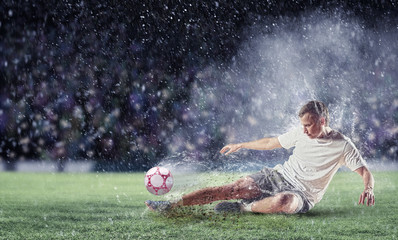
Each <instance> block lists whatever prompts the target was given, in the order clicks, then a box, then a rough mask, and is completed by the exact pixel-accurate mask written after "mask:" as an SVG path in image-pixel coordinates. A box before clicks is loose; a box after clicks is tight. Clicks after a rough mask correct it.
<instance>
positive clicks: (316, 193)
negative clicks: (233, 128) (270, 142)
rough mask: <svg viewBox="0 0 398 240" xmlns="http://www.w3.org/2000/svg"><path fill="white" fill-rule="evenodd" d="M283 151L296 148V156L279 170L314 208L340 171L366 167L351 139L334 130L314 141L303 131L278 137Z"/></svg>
mask: <svg viewBox="0 0 398 240" xmlns="http://www.w3.org/2000/svg"><path fill="white" fill-rule="evenodd" d="M278 140H279V142H280V144H281V145H282V147H283V148H285V149H289V148H292V147H295V148H294V150H293V154H292V155H291V156H290V157H289V160H288V161H286V162H285V163H284V164H283V166H281V165H278V166H276V167H275V169H276V170H278V171H279V172H281V173H282V174H283V175H284V176H285V178H286V179H287V180H288V181H289V182H291V184H293V185H294V186H295V187H297V188H298V189H300V190H302V191H303V192H304V194H305V195H306V196H307V198H308V200H309V201H310V204H311V205H312V206H311V208H312V207H313V206H314V205H315V204H316V203H318V202H319V201H320V200H321V199H322V197H323V194H325V192H326V189H327V187H328V185H329V183H330V181H331V180H332V177H333V176H334V174H335V173H336V172H337V170H338V169H339V168H340V167H341V166H342V165H344V166H347V167H348V168H349V169H351V170H352V171H354V170H356V169H358V168H360V167H362V166H366V163H365V161H364V160H363V158H362V157H361V154H360V153H359V151H358V150H357V149H356V148H355V146H354V144H353V143H352V142H351V140H350V139H349V138H348V137H346V136H344V135H343V134H341V133H339V132H337V131H334V130H332V131H331V132H330V133H329V134H328V135H327V136H326V137H324V138H317V139H310V138H309V137H308V136H307V135H306V134H305V133H304V131H303V129H302V128H296V129H294V130H292V131H289V132H287V133H285V134H283V135H281V136H279V137H278Z"/></svg>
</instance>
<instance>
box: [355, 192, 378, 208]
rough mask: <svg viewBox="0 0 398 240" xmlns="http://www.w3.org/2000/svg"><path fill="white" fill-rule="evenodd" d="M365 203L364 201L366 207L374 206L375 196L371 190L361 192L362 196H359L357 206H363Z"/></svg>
mask: <svg viewBox="0 0 398 240" xmlns="http://www.w3.org/2000/svg"><path fill="white" fill-rule="evenodd" d="M366 199H367V201H366ZM365 201H366V205H367V206H373V205H375V195H374V194H373V189H372V188H367V189H365V190H364V191H363V192H362V194H361V195H360V196H359V202H358V204H359V205H361V204H363V205H365Z"/></svg>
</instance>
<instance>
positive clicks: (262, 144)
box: [220, 137, 282, 155]
mask: <svg viewBox="0 0 398 240" xmlns="http://www.w3.org/2000/svg"><path fill="white" fill-rule="evenodd" d="M281 147H282V146H281V144H280V143H279V140H278V138H276V137H274V138H261V139H258V140H255V141H251V142H244V143H236V144H228V145H226V146H225V147H223V148H222V149H221V150H220V153H221V154H224V153H225V155H228V154H231V153H234V152H237V151H239V150H240V149H242V148H246V149H253V150H272V149H276V148H281Z"/></svg>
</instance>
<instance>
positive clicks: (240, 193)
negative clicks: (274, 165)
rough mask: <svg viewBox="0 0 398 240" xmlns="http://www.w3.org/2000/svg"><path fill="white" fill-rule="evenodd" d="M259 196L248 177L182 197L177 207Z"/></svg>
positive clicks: (254, 185)
mask: <svg viewBox="0 0 398 240" xmlns="http://www.w3.org/2000/svg"><path fill="white" fill-rule="evenodd" d="M260 194H261V190H260V189H259V188H258V186H257V184H256V183H255V182H254V180H253V179H252V178H250V177H244V178H241V179H238V180H237V181H236V182H234V183H231V184H227V185H224V186H219V187H207V188H203V189H200V190H197V191H194V192H192V193H189V194H187V195H184V196H183V197H182V200H180V201H179V202H178V203H177V205H183V206H189V205H204V204H208V203H212V202H214V201H219V200H230V199H250V198H255V197H257V196H259V195H260Z"/></svg>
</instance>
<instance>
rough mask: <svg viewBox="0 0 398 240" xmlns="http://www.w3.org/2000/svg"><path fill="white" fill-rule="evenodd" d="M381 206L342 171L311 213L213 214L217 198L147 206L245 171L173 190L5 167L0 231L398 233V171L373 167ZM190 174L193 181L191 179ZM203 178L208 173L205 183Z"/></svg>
mask: <svg viewBox="0 0 398 240" xmlns="http://www.w3.org/2000/svg"><path fill="white" fill-rule="evenodd" d="M374 175H375V178H376V189H375V194H376V206H375V207H364V206H358V205H357V204H356V202H357V198H358V196H359V194H360V192H361V190H362V182H361V179H360V177H359V176H357V174H355V173H349V172H339V173H338V174H337V175H336V176H335V178H334V179H333V181H332V183H331V185H330V187H329V189H328V192H327V193H326V194H325V196H324V199H323V200H322V202H321V203H319V204H318V205H317V206H316V207H315V208H314V209H312V210H311V211H310V212H308V213H306V214H298V215H283V214H273V215H260V214H242V215H235V214H227V215H222V214H221V215H217V214H214V213H213V211H212V208H213V207H214V204H211V205H206V206H202V207H190V208H181V209H177V210H174V211H172V212H170V213H167V214H158V213H153V212H149V211H148V210H147V209H146V207H145V205H144V201H145V200H147V199H152V200H163V199H165V198H169V197H176V196H179V195H180V194H181V193H182V192H183V191H189V190H192V189H195V188H198V187H199V186H200V185H209V184H211V185H216V184H218V183H224V182H229V181H231V180H233V179H234V178H235V179H236V178H238V177H240V176H238V175H236V174H235V175H234V174H222V175H219V174H200V175H193V176H190V177H189V179H192V180H195V179H199V180H200V181H199V182H200V183H201V184H198V185H195V184H189V181H185V182H186V183H187V185H184V184H179V181H181V179H187V178H188V177H187V176H184V177H181V176H180V177H179V176H176V185H175V188H173V190H172V192H171V193H170V194H167V195H166V196H163V197H158V196H154V195H151V194H150V193H148V192H147V191H146V189H145V187H144V184H143V178H144V174H143V173H134V174H127V173H126V174H104V173H102V174H95V173H91V174H51V173H5V172H2V173H0V239H396V238H397V237H398V234H397V226H396V223H397V220H398V211H397V210H398V209H397V205H396V203H395V198H396V193H397V186H398V174H397V172H376V173H374ZM192 180H191V182H192ZM206 181H208V182H207V183H206Z"/></svg>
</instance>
